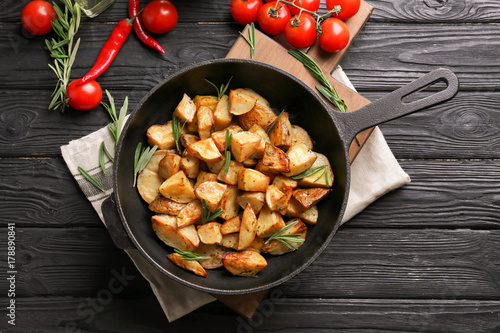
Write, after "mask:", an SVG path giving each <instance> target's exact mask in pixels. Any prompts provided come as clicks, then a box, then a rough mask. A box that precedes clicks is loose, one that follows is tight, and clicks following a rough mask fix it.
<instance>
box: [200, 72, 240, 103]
mask: <svg viewBox="0 0 500 333" xmlns="http://www.w3.org/2000/svg"><path fill="white" fill-rule="evenodd" d="M232 79H233V77H232V76H231V77H230V78H229V81H227V83H226V84H225V85H224V84H221V85H220V88H219V87H217V86H216V85H215V83H213V82H210V81H209V80H207V79H205V81H207V82H208V83H210V84H211V85H212V86H213V87H214V88H215V90H216V91H217V99H221V98H222V96H223V95H224V94H225V93H226V91H227V88H229V83H230V82H231V80H232Z"/></svg>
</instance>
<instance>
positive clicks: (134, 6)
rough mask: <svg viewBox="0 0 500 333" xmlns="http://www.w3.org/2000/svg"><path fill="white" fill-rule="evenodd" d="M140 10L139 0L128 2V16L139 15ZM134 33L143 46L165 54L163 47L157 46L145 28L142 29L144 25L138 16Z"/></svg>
mask: <svg viewBox="0 0 500 333" xmlns="http://www.w3.org/2000/svg"><path fill="white" fill-rule="evenodd" d="M140 8H141V3H140V0H129V1H128V15H129V16H130V17H134V16H136V15H137V13H139V10H140ZM134 31H135V34H136V35H137V37H139V39H140V40H141V41H142V42H143V43H144V44H146V45H147V46H149V47H152V48H153V49H155V50H157V51H160V52H161V53H163V54H165V50H164V49H163V47H161V45H160V44H158V42H157V41H156V40H155V39H154V38H153V37H152V36H151V35H150V34H149V33H148V32H147V30H146V28H145V27H144V23H142V17H140V16H137V18H136V19H135V21H134Z"/></svg>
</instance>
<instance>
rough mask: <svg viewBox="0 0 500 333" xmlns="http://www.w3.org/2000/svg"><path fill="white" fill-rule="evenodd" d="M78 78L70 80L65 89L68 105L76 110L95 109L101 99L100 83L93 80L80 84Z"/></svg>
mask: <svg viewBox="0 0 500 333" xmlns="http://www.w3.org/2000/svg"><path fill="white" fill-rule="evenodd" d="M80 80H81V79H76V80H73V81H71V83H70V84H69V85H68V88H67V89H66V97H67V98H68V103H69V105H70V106H71V107H72V108H73V109H75V110H78V111H88V110H92V109H95V108H96V107H97V106H98V105H99V103H101V100H102V89H101V85H100V84H99V83H97V81H95V80H90V81H89V82H87V83H84V84H80Z"/></svg>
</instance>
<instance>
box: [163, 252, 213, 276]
mask: <svg viewBox="0 0 500 333" xmlns="http://www.w3.org/2000/svg"><path fill="white" fill-rule="evenodd" d="M167 258H168V259H170V261H171V262H173V263H174V264H176V265H177V266H179V267H181V268H184V269H185V270H188V271H191V272H193V273H194V274H196V275H199V276H203V277H206V276H207V272H206V271H205V269H204V268H203V266H202V265H201V264H200V263H199V262H197V261H194V260H184V259H183V258H184V256H182V255H180V254H178V253H171V254H169V255H168V256H167Z"/></svg>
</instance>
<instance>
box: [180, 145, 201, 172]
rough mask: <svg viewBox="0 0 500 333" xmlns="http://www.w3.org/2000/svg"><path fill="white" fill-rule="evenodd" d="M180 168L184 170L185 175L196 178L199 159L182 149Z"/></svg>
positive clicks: (198, 169)
mask: <svg viewBox="0 0 500 333" xmlns="http://www.w3.org/2000/svg"><path fill="white" fill-rule="evenodd" d="M180 169H181V170H182V171H184V173H185V174H186V177H188V178H191V179H193V178H196V177H198V172H199V171H200V160H199V159H197V158H196V157H194V156H192V155H190V154H189V153H188V152H187V151H186V150H184V151H183V152H182V158H181V165H180Z"/></svg>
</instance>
